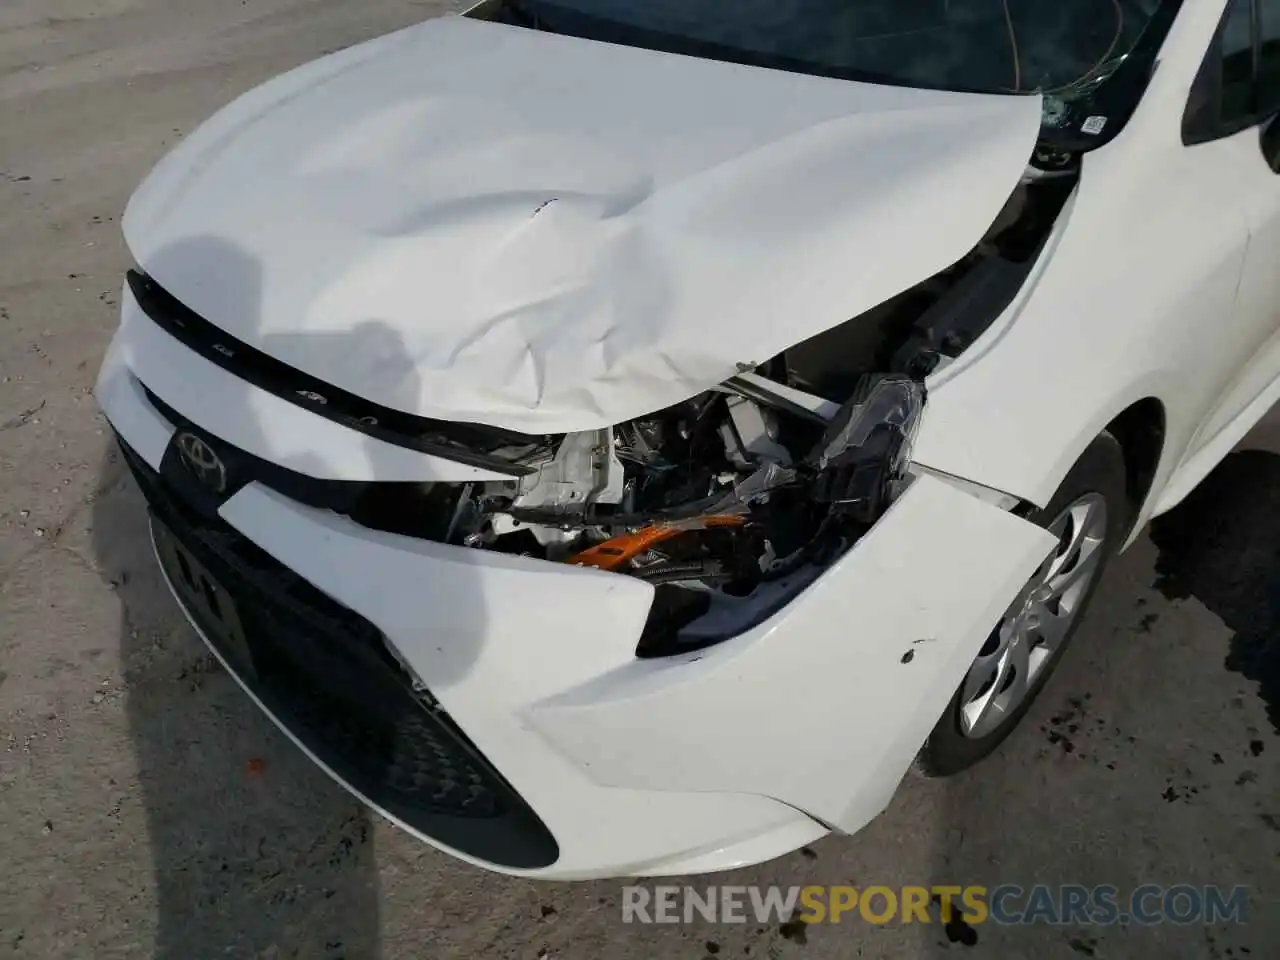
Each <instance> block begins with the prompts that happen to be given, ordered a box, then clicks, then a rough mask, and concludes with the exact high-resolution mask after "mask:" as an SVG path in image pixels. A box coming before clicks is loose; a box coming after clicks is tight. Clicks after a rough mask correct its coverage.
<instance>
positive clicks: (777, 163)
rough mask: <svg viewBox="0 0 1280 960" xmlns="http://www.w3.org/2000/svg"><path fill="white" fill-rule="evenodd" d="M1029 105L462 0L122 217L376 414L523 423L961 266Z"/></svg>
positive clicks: (630, 404)
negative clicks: (848, 77) (717, 57)
mask: <svg viewBox="0 0 1280 960" xmlns="http://www.w3.org/2000/svg"><path fill="white" fill-rule="evenodd" d="M1039 123H1040V103H1039V99H1038V98H1036V97H1013V96H987V95H973V94H955V93H941V92H933V91H924V90H912V89H906V88H898V87H889V86H878V85H870V84H863V83H853V82H848V81H841V80H831V79H824V78H817V77H808V76H802V75H797V74H791V73H785V72H781V71H775V70H765V69H760V68H754V67H744V66H737V65H732V64H726V63H720V62H713V61H707V60H699V59H694V58H689V57H681V56H675V55H669V54H662V53H655V52H651V51H646V50H640V49H634V48H629V47H619V46H613V45H609V44H602V43H596V42H592V41H585V40H579V39H571V38H566V37H561V36H556V35H552V34H547V33H541V32H537V31H533V30H526V29H521V28H518V27H509V26H504V25H499V24H494V23H488V22H482V21H477V20H470V19H466V18H462V17H446V18H443V19H437V20H431V21H428V22H426V23H424V24H421V25H419V26H416V27H412V28H410V29H408V30H404V31H401V32H399V33H396V34H392V35H389V36H387V37H383V38H380V39H378V40H375V41H372V42H370V43H367V44H363V45H361V46H358V47H354V48H352V49H349V50H346V51H343V52H341V53H338V54H334V55H331V56H328V57H326V58H323V59H321V60H319V61H316V62H315V63H312V64H308V65H307V66H305V67H302V68H299V69H298V70H295V71H293V72H291V73H288V74H285V75H284V76H282V77H279V78H277V79H275V80H273V81H271V82H270V83H268V84H266V85H265V86H263V87H260V88H258V89H257V90H254V91H251V92H250V93H248V94H246V95H245V96H243V97H241V98H240V99H239V100H237V101H235V102H234V103H233V104H231V105H230V106H229V107H227V108H226V109H224V110H223V111H222V112H220V113H219V114H217V115H216V116H215V117H214V118H213V119H212V120H210V121H209V122H208V123H206V124H205V125H204V126H203V127H201V128H200V129H198V130H197V131H196V132H195V133H193V134H192V135H191V136H190V137H189V138H188V139H187V140H186V141H185V142H184V143H182V144H181V145H180V146H179V147H178V148H177V149H176V150H174V151H173V152H172V153H171V154H170V155H169V156H168V157H166V158H165V160H163V161H162V162H161V164H160V165H159V166H158V167H157V168H156V170H155V171H154V172H153V173H152V174H151V176H150V177H149V178H148V179H147V181H146V182H145V183H144V184H143V186H142V187H141V188H140V190H139V191H138V193H137V194H136V195H135V196H134V198H133V200H132V201H131V202H130V205H129V208H128V210H127V212H126V214H125V219H124V229H125V235H126V238H127V240H128V243H129V246H130V248H131V250H132V252H133V254H134V256H135V257H136V258H137V260H138V262H139V264H140V265H141V266H142V268H143V269H145V270H146V271H148V272H149V273H150V274H151V275H152V276H154V277H155V278H156V280H157V281H158V282H159V283H160V284H161V285H163V286H165V287H166V288H168V289H169V290H170V292H172V293H173V294H174V295H176V296H177V297H178V298H179V299H180V300H183V301H184V302H185V303H186V304H187V305H188V306H190V307H191V308H193V309H194V310H196V311H197V312H199V313H200V314H202V315H203V316H205V317H206V318H207V319H208V320H210V321H211V322H213V323H214V324H216V325H218V326H219V327H221V328H222V329H224V330H226V331H227V332H229V333H231V334H232V335H233V336H235V337H237V338H239V339H241V340H243V341H246V342H248V343H250V344H252V345H254V346H256V347H258V348H259V349H261V350H264V351H266V352H267V353H270V354H272V355H274V356H275V357H277V358H278V359H280V360H283V361H285V362H286V363H289V364H291V365H293V366H295V367H298V368H300V369H302V370H304V371H306V372H308V373H311V374H313V375H315V376H318V377H321V378H323V379H324V380H326V381H329V382H331V383H333V384H335V385H337V386H339V387H342V388H344V389H346V390H349V391H351V392H354V393H358V394H361V395H362V396H364V397H366V398H367V399H369V400H372V401H375V402H378V403H381V404H384V405H386V406H390V407H394V408H397V409H401V410H405V411H408V412H412V413H417V414H420V415H423V416H428V417H436V418H441V419H451V420H465V421H473V422H479V423H487V424H492V425H495V426H501V427H507V428H511V429H515V430H521V431H526V432H559V431H570V430H581V429H591V428H596V427H601V426H606V425H609V424H612V423H616V422H619V421H621V420H625V419H628V418H631V417H635V416H640V415H642V414H645V413H649V412H652V411H654V410H657V409H660V408H662V407H665V406H669V405H671V404H673V403H676V402H679V401H681V400H683V399H686V398H688V397H689V396H692V395H693V394H695V393H697V392H700V391H702V390H705V389H707V388H708V387H711V386H714V385H716V384H717V383H719V382H721V381H723V380H724V379H726V378H727V377H729V376H731V375H732V374H734V373H735V372H736V371H737V370H738V367H739V365H740V364H750V363H757V362H761V361H764V360H766V359H768V358H769V357H771V356H773V355H776V354H777V353H778V352H779V351H781V350H782V349H785V348H786V347H789V346H792V345H794V344H796V343H798V342H800V341H802V340H804V339H807V338H808V337H811V336H813V335H815V334H817V333H820V332H822V331H823V330H825V329H828V328H830V327H833V326H835V325H837V324H839V323H842V322H844V321H845V320H848V319H849V318H851V317H854V316H857V315H858V314H860V313H862V312H863V311H865V310H867V309H869V308H871V307H873V306H875V305H877V304H878V303H880V302H882V301H884V300H886V299H888V298H889V297H891V296H893V295H894V294H896V293H898V292H900V291H902V290H904V289H906V288H907V287H909V286H911V285H912V284H914V283H916V282H918V281H920V280H922V279H924V278H925V277H927V276H929V275H931V274H933V273H935V272H937V271H938V270H940V269H942V268H943V267H945V266H947V265H949V264H950V263H953V262H954V261H956V260H958V259H960V258H961V257H962V256H963V255H964V254H965V253H966V252H968V250H969V249H970V248H972V246H973V245H974V244H975V243H976V242H977V241H978V240H979V239H980V238H981V236H982V234H983V233H984V231H985V230H986V228H987V227H988V226H990V224H991V223H992V221H993V220H994V219H995V217H996V215H997V214H998V212H999V210H1000V208H1001V206H1002V205H1003V204H1004V202H1005V201H1006V200H1007V198H1008V196H1009V194H1010V193H1011V191H1012V190H1013V189H1014V187H1015V185H1016V183H1017V181H1018V179H1019V177H1020V175H1021V174H1022V172H1023V170H1024V168H1025V165H1026V162H1027V160H1028V158H1029V156H1030V154H1031V152H1032V149H1033V147H1034V142H1035V139H1036V135H1037V132H1038V129H1039Z"/></svg>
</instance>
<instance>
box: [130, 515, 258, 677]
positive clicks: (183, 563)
mask: <svg viewBox="0 0 1280 960" xmlns="http://www.w3.org/2000/svg"><path fill="white" fill-rule="evenodd" d="M151 537H152V540H153V541H154V543H155V547H156V556H157V558H158V559H159V561H160V566H161V567H162V568H163V569H164V572H165V575H166V576H167V577H168V579H169V584H170V585H171V586H172V587H173V590H174V592H175V593H176V594H178V599H179V600H180V601H181V603H182V606H183V608H184V609H185V610H186V612H187V614H188V615H189V616H190V617H191V618H192V619H193V620H194V621H195V622H196V625H197V626H199V628H200V629H201V630H202V631H203V632H204V634H205V636H206V637H208V638H209V641H210V642H211V643H212V644H213V645H214V646H215V647H216V648H217V649H218V652H219V653H221V654H222V655H223V656H224V657H226V658H227V659H228V660H229V661H230V664H231V666H232V667H233V668H234V669H235V670H236V671H237V672H239V673H242V674H245V675H247V676H248V677H249V678H256V676H257V668H256V666H255V664H254V659H253V648H252V646H251V645H250V643H249V638H248V635H247V634H246V633H245V629H244V625H243V623H242V622H241V620H240V613H239V611H238V610H237V609H236V604H235V601H234V600H233V599H232V597H231V594H230V593H229V592H228V591H227V589H226V588H225V587H224V586H222V584H221V583H220V582H219V581H218V579H217V577H215V576H214V575H213V574H211V573H210V572H209V570H208V568H207V567H205V565H204V564H202V563H201V562H200V561H199V560H198V559H197V558H196V557H195V555H194V554H193V553H192V552H191V551H190V550H188V549H187V548H186V547H185V546H184V545H183V543H182V541H181V540H179V539H178V538H177V537H176V536H175V535H174V533H173V531H171V530H170V529H169V528H168V527H167V526H166V525H165V524H164V522H163V521H161V520H160V519H158V518H157V517H155V516H152V518H151Z"/></svg>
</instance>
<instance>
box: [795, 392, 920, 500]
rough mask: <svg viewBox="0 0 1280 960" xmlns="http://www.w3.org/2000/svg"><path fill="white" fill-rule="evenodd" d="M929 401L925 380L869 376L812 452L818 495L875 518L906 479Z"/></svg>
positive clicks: (815, 493)
mask: <svg viewBox="0 0 1280 960" xmlns="http://www.w3.org/2000/svg"><path fill="white" fill-rule="evenodd" d="M924 400H925V391H924V384H923V383H921V382H919V381H917V380H913V379H911V378H909V377H906V376H898V375H886V376H882V377H866V378H864V379H863V381H862V382H861V383H860V384H859V388H858V392H857V394H855V396H854V397H853V398H852V399H851V400H850V401H849V402H848V403H846V404H845V405H844V406H843V407H841V408H840V412H839V413H838V414H837V415H836V417H835V419H833V420H832V421H831V424H830V425H829V426H828V428H827V432H826V433H825V434H824V435H823V438H822V442H821V443H820V444H819V445H818V447H817V449H815V450H814V452H813V454H812V455H811V457H810V460H811V462H812V465H813V469H814V470H815V472H816V474H817V476H816V478H815V480H814V486H813V495H814V499H815V500H817V501H818V502H819V503H828V504H831V506H832V508H833V509H837V510H842V511H845V512H847V514H848V515H849V516H850V517H852V518H853V519H854V520H857V521H860V522H862V523H868V524H869V523H874V522H875V520H876V519H877V518H878V517H879V516H880V514H882V513H883V512H884V510H885V509H886V508H887V507H888V506H889V504H890V503H892V502H893V500H894V499H896V498H897V496H898V494H899V493H900V492H901V490H902V487H903V484H904V483H905V482H906V470H907V464H908V463H909V462H910V459H911V447H912V444H913V443H914V441H915V436H916V432H917V430H918V427H919V423H920V415H921V413H923V412H924Z"/></svg>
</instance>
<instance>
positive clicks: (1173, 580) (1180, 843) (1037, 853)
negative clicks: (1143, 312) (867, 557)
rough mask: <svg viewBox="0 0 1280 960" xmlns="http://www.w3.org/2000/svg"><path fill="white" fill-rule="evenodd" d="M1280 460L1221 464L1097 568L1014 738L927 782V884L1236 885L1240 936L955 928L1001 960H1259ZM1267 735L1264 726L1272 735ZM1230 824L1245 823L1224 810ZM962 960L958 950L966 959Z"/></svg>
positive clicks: (1168, 929)
mask: <svg viewBox="0 0 1280 960" xmlns="http://www.w3.org/2000/svg"><path fill="white" fill-rule="evenodd" d="M1278 627H1280V456H1277V455H1275V454H1272V453H1263V452H1258V451H1250V452H1244V453H1237V454H1233V455H1232V456H1230V457H1229V458H1228V459H1227V460H1226V461H1224V463H1223V464H1222V465H1221V466H1220V467H1219V468H1218V469H1217V470H1216V471H1215V472H1214V473H1213V474H1211V475H1210V476H1209V478H1208V479H1207V480H1206V481H1205V482H1204V484H1203V485H1202V486H1201V487H1200V488H1199V489H1198V490H1197V491H1196V492H1195V493H1194V494H1192V496H1191V497H1190V498H1189V499H1188V500H1187V501H1186V502H1185V503H1184V504H1182V505H1181V506H1179V507H1178V508H1177V509H1175V510H1173V511H1171V512H1170V513H1168V514H1166V515H1165V516H1163V517H1161V518H1160V519H1158V520H1156V521H1155V522H1154V523H1153V525H1152V529H1151V530H1150V533H1149V537H1144V538H1142V539H1141V540H1139V541H1138V542H1137V543H1136V544H1135V545H1134V546H1133V547H1132V548H1131V549H1130V550H1129V551H1128V552H1126V553H1125V554H1124V555H1122V556H1121V557H1119V558H1117V559H1116V560H1115V561H1114V562H1113V564H1112V565H1111V567H1110V568H1109V570H1108V572H1107V574H1106V575H1105V576H1104V579H1103V581H1102V583H1101V585H1100V587H1099V590H1098V592H1097V594H1096V596H1095V599H1094V602H1093V606H1092V608H1091V610H1090V612H1089V614H1088V616H1087V618H1086V620H1085V621H1084V623H1083V624H1082V627H1081V629H1080V630H1079V632H1078V633H1077V635H1076V637H1075V638H1074V641H1073V644H1072V647H1071V648H1070V649H1069V650H1068V652H1067V654H1066V656H1065V657H1064V659H1063V662H1062V664H1061V665H1060V667H1059V669H1058V671H1057V674H1056V675H1055V676H1054V677H1053V678H1052V680H1051V681H1050V683H1049V685H1048V687H1047V688H1046V689H1045V691H1044V693H1043V695H1042V696H1041V697H1040V699H1039V701H1038V702H1037V703H1036V704H1035V705H1034V706H1033V708H1032V710H1031V712H1030V713H1029V714H1028V715H1027V717H1026V719H1025V721H1024V723H1023V726H1022V728H1021V729H1019V730H1018V731H1015V733H1014V734H1013V736H1011V737H1010V739H1009V740H1008V741H1006V743H1005V744H1004V746H1003V747H1002V748H1001V749H1000V750H999V751H998V752H997V753H996V754H995V755H993V756H992V757H991V758H989V759H988V760H987V761H986V762H984V763H982V764H980V765H979V766H978V767H976V768H974V769H973V770H971V771H969V772H967V773H966V774H963V775H961V776H959V777H956V778H954V779H953V780H950V781H947V782H945V786H944V791H945V793H944V799H943V802H942V805H941V809H942V811H943V813H942V818H941V820H942V825H943V828H942V830H941V831H940V834H941V842H940V843H939V844H938V846H937V849H936V851H935V855H934V865H933V882H934V883H942V882H948V883H955V884H960V885H965V884H982V885H984V886H986V887H987V888H988V889H989V890H991V889H994V888H995V887H997V886H999V885H1001V884H1012V885H1016V886H1017V887H1020V888H1021V891H1022V892H1021V893H1018V894H1015V895H1014V896H1013V897H1012V899H1011V900H1009V901H1008V903H1009V905H1010V906H1012V907H1014V908H1015V909H1018V908H1024V907H1026V906H1027V905H1028V904H1029V903H1030V896H1031V888H1032V887H1033V886H1034V885H1036V884H1045V885H1048V886H1049V887H1051V888H1058V887H1059V886H1060V885H1064V884H1081V885H1084V886H1086V887H1094V886H1096V885H1113V886H1115V887H1117V888H1118V896H1119V899H1120V906H1121V908H1122V910H1123V908H1125V907H1127V906H1128V903H1127V901H1126V900H1125V897H1127V896H1128V893H1129V892H1130V891H1132V890H1133V889H1134V888H1136V887H1138V886H1139V885H1142V884H1148V883H1154V884H1159V885H1162V886H1164V887H1166V888H1167V887H1169V886H1172V885H1175V884H1191V885H1193V886H1195V887H1197V888H1199V889H1203V888H1204V887H1205V886H1211V885H1212V886H1219V887H1222V888H1226V889H1227V890H1230V889H1231V888H1233V887H1235V886H1237V885H1243V886H1246V887H1248V888H1249V889H1250V891H1251V893H1250V896H1251V898H1252V899H1251V904H1252V907H1251V912H1250V914H1249V915H1248V919H1249V922H1248V923H1247V924H1244V925H1241V924H1235V923H1227V924H1217V925H1206V924H1204V923H1195V924H1190V925H1176V924H1172V923H1163V924H1160V925H1156V926H1149V927H1143V926H1139V925H1136V924H1130V925H1124V924H1111V925H1106V926H1099V925H1091V924H1087V923H1067V924H1065V925H1061V926H1057V927H1054V926H1052V925H1046V924H1036V925H1034V926H1024V927H1010V926H1003V927H1002V926H999V925H996V924H993V923H990V922H988V923H986V924H984V925H981V926H979V927H977V928H971V927H967V926H966V925H964V924H955V925H953V926H952V927H951V928H950V929H947V930H946V931H942V933H944V934H945V935H939V931H938V930H937V929H936V928H935V929H934V930H933V931H929V932H927V933H926V936H927V937H928V938H929V941H930V946H935V945H936V946H937V947H938V948H939V949H943V950H945V949H954V948H956V947H957V946H961V945H962V946H971V947H976V948H978V949H980V950H985V951H990V952H992V953H993V954H994V955H997V956H1000V957H1002V958H1005V957H1024V956H1025V957H1035V958H1036V960H1040V958H1042V957H1043V958H1053V957H1062V958H1074V957H1078V956H1087V957H1092V956H1097V957H1121V956H1139V955H1141V956H1147V955H1159V956H1163V957H1168V958H1172V957H1186V958H1188V960H1190V958H1196V960H1200V958H1210V960H1219V958H1232V957H1248V956H1249V955H1250V954H1252V956H1269V955H1271V951H1269V950H1267V949H1266V947H1265V945H1266V944H1268V943H1274V942H1275V940H1274V938H1275V937H1276V936H1278V935H1280V929H1278V928H1277V926H1276V920H1277V918H1275V917H1274V916H1272V915H1271V913H1270V911H1267V910H1266V909H1265V902H1266V901H1267V900H1268V898H1269V897H1270V896H1273V895H1274V891H1275V890H1276V889H1277V886H1278V885H1280V864H1278V862H1277V860H1276V859H1275V857H1274V854H1268V853H1267V851H1269V850H1272V849H1273V848H1274V847H1275V837H1276V834H1275V833H1274V832H1273V831H1274V830H1276V829H1277V827H1276V826H1275V825H1274V824H1280V818H1277V817H1276V816H1275V813H1276V811H1275V810H1274V809H1273V807H1274V801H1275V797H1276V796H1277V795H1280V793H1278V792H1277V791H1280V782H1278V778H1277V776H1276V770H1275V769H1274V764H1270V765H1268V764H1267V763H1265V762H1264V761H1265V758H1264V757H1263V753H1264V752H1265V751H1267V750H1269V749H1277V748H1280V741H1276V740H1275V738H1274V736H1272V735H1271V734H1272V731H1269V730H1266V729H1264V728H1265V726H1266V720H1267V716H1268V714H1269V717H1270V725H1271V726H1272V727H1273V728H1274V727H1275V724H1276V719H1277V689H1278V687H1277V679H1278V677H1280V673H1278V672H1277V671H1278V667H1280V636H1278V635H1277V628H1278ZM1275 732H1276V733H1280V730H1275ZM1242 811H1251V813H1249V814H1242ZM975 952H977V950H975Z"/></svg>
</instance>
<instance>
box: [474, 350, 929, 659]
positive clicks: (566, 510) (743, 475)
mask: <svg viewBox="0 0 1280 960" xmlns="http://www.w3.org/2000/svg"><path fill="white" fill-rule="evenodd" d="M924 404H925V388H924V384H923V383H922V382H921V381H919V380H917V379H914V378H912V377H910V376H908V375H905V374H877V375H868V376H865V377H863V378H862V379H861V380H860V381H859V382H858V384H857V389H856V390H855V391H854V393H853V395H852V396H851V397H850V398H849V399H848V400H847V401H846V402H845V403H844V404H843V405H841V406H840V407H838V408H836V407H835V405H834V404H833V403H831V402H830V401H826V400H823V399H822V398H819V397H816V396H811V395H806V394H804V393H803V392H802V391H800V390H798V389H796V388H792V387H786V386H783V385H782V384H780V383H777V382H776V381H772V380H769V379H766V378H764V377H760V376H754V375H753V376H751V377H750V379H749V382H747V381H745V380H744V379H743V378H741V377H739V378H734V379H731V380H730V381H727V382H726V383H725V384H724V385H722V386H721V387H719V388H717V389H714V390H710V391H707V392H706V393H705V394H702V395H700V396H697V397H694V398H691V399H690V400H688V401H686V402H685V403H682V404H679V405H677V406H676V407H673V408H670V409H667V410H663V411H660V412H658V413H655V414H653V415H650V416H647V417H642V418H638V419H636V420H633V421H628V422H626V423H622V424H618V425H617V426H615V427H613V428H610V429H605V430H597V431H589V432H586V433H576V434H570V435H568V436H565V437H563V438H560V439H559V440H557V441H556V442H553V443H549V444H548V445H547V446H546V447H545V448H543V451H542V453H541V460H540V461H539V462H537V463H530V464H529V466H532V467H535V468H536V469H534V470H533V471H532V472H531V473H530V475H529V476H527V477H523V478H521V479H519V480H512V481H506V482H496V483H484V484H472V485H469V486H468V487H467V488H466V489H465V491H463V492H462V493H461V494H460V498H461V499H460V502H459V505H458V507H457V509H456V510H455V512H454V516H453V520H452V523H451V524H450V528H449V529H450V540H451V542H459V543H465V544H467V545H469V546H472V547H477V548H481V549H488V550H496V551H502V552H516V553H522V554H528V555H532V556H537V557H540V558H543V559H546V560H550V561H555V562H563V563H569V564H574V565H578V566H589V567H594V568H596V569H600V570H607V571H611V572H615V573H618V574H622V575H627V576H632V577H635V578H637V579H641V580H644V581H646V582H648V583H651V584H653V586H654V588H655V600H654V603H653V607H652V611H651V614H650V617H649V625H648V628H647V629H646V631H645V636H644V639H643V640H642V642H641V645H640V650H639V652H640V653H641V654H648V655H665V654H668V653H674V652H679V651H683V650H688V649H694V648H696V647H699V646H706V645H707V644H709V643H715V642H718V641H720V640H723V639H725V638H727V637H729V636H733V635H735V634H737V633H740V632H742V631H743V630H746V629H748V628H750V627H751V626H753V625H754V624H756V623H758V622H760V621H761V620H762V619H764V618H765V617H767V616H768V615H769V614H770V613H772V612H774V611H775V610H777V609H778V608H779V607H780V606H782V605H784V604H785V603H787V602H788V601H789V600H790V599H791V598H792V597H794V596H795V595H796V594H797V593H799V592H800V591H801V590H802V589H803V588H804V587H805V586H806V585H807V584H808V583H810V582H812V581H813V580H814V579H815V578H816V577H817V576H818V575H819V574H820V573H821V571H822V570H823V569H825V568H826V567H827V566H829V565H830V563H831V562H833V561H834V560H835V559H836V558H837V557H839V556H840V555H841V554H842V553H843V552H844V551H845V550H847V549H848V548H849V546H851V545H852V544H853V543H854V542H856V541H857V539H858V538H859V537H860V536H861V535H862V534H863V533H865V532H866V530H867V529H869V528H870V526H871V525H872V524H874V523H875V522H876V520H877V519H878V518H879V517H880V516H881V515H882V514H883V513H884V511H885V510H886V509H887V508H888V507H889V505H890V504H891V503H892V502H893V500H894V499H895V498H896V497H897V496H898V495H899V493H900V492H901V490H902V489H903V486H904V484H905V482H906V478H907V467H908V465H909V462H910V452H911V446H912V443H913V441H914V439H915V435H916V430H917V427H918V424H919V420H920V416H921V413H922V411H923V409H924Z"/></svg>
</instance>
